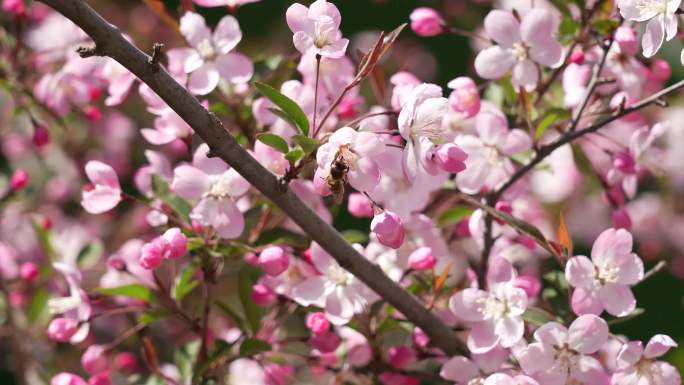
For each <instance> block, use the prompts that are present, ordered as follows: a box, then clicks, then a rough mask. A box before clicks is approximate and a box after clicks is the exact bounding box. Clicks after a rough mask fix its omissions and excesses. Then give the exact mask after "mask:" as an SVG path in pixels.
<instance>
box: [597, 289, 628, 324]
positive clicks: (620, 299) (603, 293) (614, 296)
mask: <svg viewBox="0 0 684 385" xmlns="http://www.w3.org/2000/svg"><path fill="white" fill-rule="evenodd" d="M598 296H599V299H600V300H601V303H602V304H603V307H604V308H605V309H606V311H607V312H608V313H610V314H611V315H614V316H616V317H624V316H626V315H629V314H630V313H631V312H633V311H634V309H635V308H636V299H635V298H634V294H632V290H631V289H630V288H629V286H626V285H620V284H617V283H610V284H607V285H605V286H603V287H602V288H600V289H599V292H598Z"/></svg>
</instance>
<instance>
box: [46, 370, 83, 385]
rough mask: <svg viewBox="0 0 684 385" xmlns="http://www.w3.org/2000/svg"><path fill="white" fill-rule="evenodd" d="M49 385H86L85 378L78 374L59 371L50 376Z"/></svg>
mask: <svg viewBox="0 0 684 385" xmlns="http://www.w3.org/2000/svg"><path fill="white" fill-rule="evenodd" d="M50 385H87V383H86V382H85V380H84V379H83V378H81V377H80V376H77V375H75V374H71V373H59V374H58V375H56V376H54V377H52V380H50Z"/></svg>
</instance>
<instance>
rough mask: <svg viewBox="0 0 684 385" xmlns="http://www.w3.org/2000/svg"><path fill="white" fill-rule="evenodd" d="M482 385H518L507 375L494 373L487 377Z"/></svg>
mask: <svg viewBox="0 0 684 385" xmlns="http://www.w3.org/2000/svg"><path fill="white" fill-rule="evenodd" d="M483 385H519V384H518V382H517V381H516V380H514V379H513V377H511V376H509V375H508V374H503V373H494V374H492V375H491V376H489V377H487V379H486V380H485V382H484V384H483Z"/></svg>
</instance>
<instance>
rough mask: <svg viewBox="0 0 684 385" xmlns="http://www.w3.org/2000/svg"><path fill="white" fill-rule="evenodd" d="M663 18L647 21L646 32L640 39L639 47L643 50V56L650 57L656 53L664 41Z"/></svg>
mask: <svg viewBox="0 0 684 385" xmlns="http://www.w3.org/2000/svg"><path fill="white" fill-rule="evenodd" d="M663 23H664V16H662V15H658V16H656V17H654V18H653V19H651V20H649V21H648V24H646V30H645V31H644V35H643V36H642V38H641V46H642V48H643V49H644V56H646V57H647V58H648V57H651V56H653V55H655V54H656V52H658V50H659V49H660V46H662V45H663V40H664V39H665V26H664V25H663Z"/></svg>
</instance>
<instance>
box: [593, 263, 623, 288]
mask: <svg viewBox="0 0 684 385" xmlns="http://www.w3.org/2000/svg"><path fill="white" fill-rule="evenodd" d="M619 274H620V268H619V267H615V266H608V265H602V266H597V267H596V279H597V280H598V281H599V282H600V283H601V285H605V284H607V283H615V282H617V279H618V276H619Z"/></svg>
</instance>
